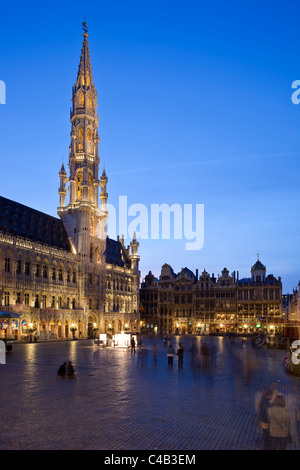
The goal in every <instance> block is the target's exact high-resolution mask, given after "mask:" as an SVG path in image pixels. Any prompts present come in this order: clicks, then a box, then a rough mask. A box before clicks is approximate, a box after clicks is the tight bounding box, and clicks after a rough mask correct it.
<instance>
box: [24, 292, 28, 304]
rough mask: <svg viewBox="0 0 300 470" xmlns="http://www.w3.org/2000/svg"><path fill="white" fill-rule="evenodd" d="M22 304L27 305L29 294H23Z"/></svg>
mask: <svg viewBox="0 0 300 470" xmlns="http://www.w3.org/2000/svg"><path fill="white" fill-rule="evenodd" d="M24 304H25V305H27V306H28V305H29V294H27V293H26V294H24Z"/></svg>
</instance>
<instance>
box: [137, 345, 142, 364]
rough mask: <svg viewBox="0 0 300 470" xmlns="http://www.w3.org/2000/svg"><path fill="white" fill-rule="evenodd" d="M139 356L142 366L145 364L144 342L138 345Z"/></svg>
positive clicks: (139, 362)
mask: <svg viewBox="0 0 300 470" xmlns="http://www.w3.org/2000/svg"><path fill="white" fill-rule="evenodd" d="M137 357H138V366H139V365H141V367H143V366H144V346H143V345H142V344H140V345H139V347H138V352H137Z"/></svg>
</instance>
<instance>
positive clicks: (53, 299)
mask: <svg viewBox="0 0 300 470" xmlns="http://www.w3.org/2000/svg"><path fill="white" fill-rule="evenodd" d="M51 307H52V308H55V296H54V295H53V296H52V301H51Z"/></svg>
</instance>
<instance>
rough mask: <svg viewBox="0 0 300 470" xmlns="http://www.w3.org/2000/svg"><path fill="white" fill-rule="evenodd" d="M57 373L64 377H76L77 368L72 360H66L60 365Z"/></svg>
mask: <svg viewBox="0 0 300 470" xmlns="http://www.w3.org/2000/svg"><path fill="white" fill-rule="evenodd" d="M57 375H58V376H59V377H61V378H62V379H65V378H67V379H75V378H76V374H75V369H74V366H73V364H72V362H71V361H69V362H68V363H66V362H64V363H63V364H62V365H61V366H59V368H58V371H57Z"/></svg>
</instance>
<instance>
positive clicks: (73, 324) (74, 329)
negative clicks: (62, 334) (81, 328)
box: [70, 323, 77, 339]
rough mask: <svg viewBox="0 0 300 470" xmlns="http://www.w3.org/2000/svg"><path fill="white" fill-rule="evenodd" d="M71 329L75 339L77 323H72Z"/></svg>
mask: <svg viewBox="0 0 300 470" xmlns="http://www.w3.org/2000/svg"><path fill="white" fill-rule="evenodd" d="M70 330H71V331H72V334H73V339H75V331H76V330H77V328H76V326H75V323H72V325H71V328H70Z"/></svg>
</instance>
